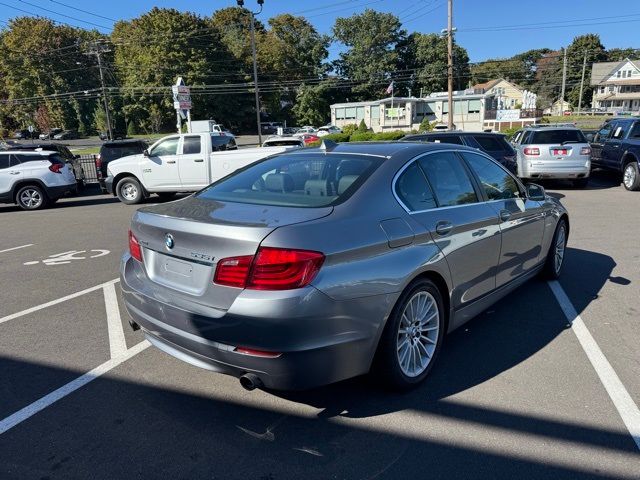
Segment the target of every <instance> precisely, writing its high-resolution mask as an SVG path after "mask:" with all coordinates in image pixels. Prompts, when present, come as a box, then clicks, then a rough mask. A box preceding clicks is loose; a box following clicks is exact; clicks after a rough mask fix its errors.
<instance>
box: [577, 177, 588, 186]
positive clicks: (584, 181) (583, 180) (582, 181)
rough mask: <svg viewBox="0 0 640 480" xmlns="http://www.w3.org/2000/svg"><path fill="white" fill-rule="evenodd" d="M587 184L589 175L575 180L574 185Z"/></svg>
mask: <svg viewBox="0 0 640 480" xmlns="http://www.w3.org/2000/svg"><path fill="white" fill-rule="evenodd" d="M587 185H589V177H586V178H577V179H575V180H574V181H573V186H574V187H575V188H586V186H587Z"/></svg>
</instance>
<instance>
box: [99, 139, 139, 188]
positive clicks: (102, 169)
mask: <svg viewBox="0 0 640 480" xmlns="http://www.w3.org/2000/svg"><path fill="white" fill-rule="evenodd" d="M147 147H148V145H147V142H145V141H143V140H115V141H112V142H105V143H103V144H102V146H101V147H100V153H98V157H97V158H96V173H97V175H98V183H99V184H100V189H101V190H102V191H103V192H104V193H106V192H107V187H106V185H105V179H106V178H107V167H108V166H109V163H111V162H112V161H113V160H117V159H119V158H123V157H128V156H129V155H139V154H141V153H143V152H144V151H145V150H146V149H147Z"/></svg>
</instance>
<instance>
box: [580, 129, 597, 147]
mask: <svg viewBox="0 0 640 480" xmlns="http://www.w3.org/2000/svg"><path fill="white" fill-rule="evenodd" d="M581 130H582V134H583V135H584V138H586V139H587V142H589V143H591V142H593V139H594V138H595V136H596V133H598V130H597V129H595V130H594V129H591V128H582V129H581Z"/></svg>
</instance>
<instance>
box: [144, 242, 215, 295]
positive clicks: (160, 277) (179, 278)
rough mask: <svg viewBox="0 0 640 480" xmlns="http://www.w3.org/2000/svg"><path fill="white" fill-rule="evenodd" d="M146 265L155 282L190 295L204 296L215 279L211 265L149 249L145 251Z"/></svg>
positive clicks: (150, 276)
mask: <svg viewBox="0 0 640 480" xmlns="http://www.w3.org/2000/svg"><path fill="white" fill-rule="evenodd" d="M144 265H145V268H146V271H147V275H148V277H149V278H150V279H151V280H152V281H153V282H155V283H158V284H160V285H163V286H165V287H168V288H171V289H173V290H177V291H179V292H183V293H188V294H189V295H198V296H199V295H203V294H204V292H205V291H206V290H207V287H208V286H209V284H210V283H211V282H212V279H213V267H212V266H211V265H204V264H201V263H196V262H189V261H186V260H182V259H178V258H175V257H174V256H171V255H165V254H163V253H160V252H157V251H155V250H151V249H149V248H145V249H144Z"/></svg>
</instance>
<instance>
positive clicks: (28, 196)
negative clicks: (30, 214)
mask: <svg viewBox="0 0 640 480" xmlns="http://www.w3.org/2000/svg"><path fill="white" fill-rule="evenodd" d="M16 203H17V204H18V206H19V207H20V208H22V209H23V210H38V209H40V208H44V207H46V206H47V205H48V203H49V199H48V198H47V195H46V194H45V193H44V191H43V190H42V188H40V187H39V186H37V185H25V186H24V187H22V188H21V189H20V190H18V193H16Z"/></svg>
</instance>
